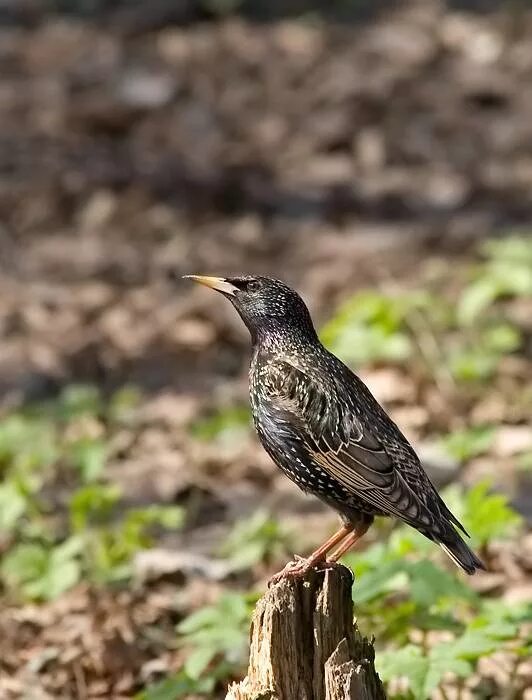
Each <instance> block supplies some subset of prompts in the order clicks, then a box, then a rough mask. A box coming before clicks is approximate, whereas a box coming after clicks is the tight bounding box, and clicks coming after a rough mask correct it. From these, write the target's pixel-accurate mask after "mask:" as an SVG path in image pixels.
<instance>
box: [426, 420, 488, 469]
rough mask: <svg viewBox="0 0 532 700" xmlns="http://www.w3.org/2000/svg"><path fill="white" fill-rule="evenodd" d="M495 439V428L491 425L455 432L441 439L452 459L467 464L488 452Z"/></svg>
mask: <svg viewBox="0 0 532 700" xmlns="http://www.w3.org/2000/svg"><path fill="white" fill-rule="evenodd" d="M494 438H495V428H493V427H492V426H490V425H481V426H475V427H473V428H464V429H463V430H455V431H454V432H452V433H449V434H448V435H446V436H445V437H443V438H441V440H440V444H441V446H442V447H443V449H444V450H445V452H447V454H448V455H449V456H450V457H453V458H454V459H456V460H458V461H459V462H466V461H467V460H468V459H471V458H472V457H476V456H477V455H480V454H483V453H484V452H487V451H488V450H489V448H490V447H491V445H492V444H493V440H494Z"/></svg>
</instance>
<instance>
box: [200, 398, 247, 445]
mask: <svg viewBox="0 0 532 700" xmlns="http://www.w3.org/2000/svg"><path fill="white" fill-rule="evenodd" d="M250 428H251V412H250V409H249V406H248V405H245V406H231V407H227V408H223V409H220V410H219V411H216V412H214V413H212V414H211V415H208V416H205V417H204V418H200V419H199V420H197V421H196V422H195V423H193V425H192V426H191V433H192V435H193V436H194V437H195V438H197V439H198V440H204V441H205V442H212V441H216V442H219V443H221V444H230V443H232V442H234V441H235V440H238V439H240V438H242V437H243V436H244V435H246V434H248V433H249V430H250Z"/></svg>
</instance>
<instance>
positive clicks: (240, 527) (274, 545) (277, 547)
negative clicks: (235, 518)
mask: <svg viewBox="0 0 532 700" xmlns="http://www.w3.org/2000/svg"><path fill="white" fill-rule="evenodd" d="M289 542H290V536H289V533H288V531H287V530H286V529H285V528H284V527H282V525H281V524H280V523H279V521H277V520H275V519H274V518H272V517H271V515H270V514H269V513H268V512H267V511H265V510H258V511H257V512H256V513H254V514H253V515H252V516H251V517H250V518H246V519H244V520H241V521H240V522H238V523H237V524H236V525H235V527H234V528H233V529H232V531H231V532H230V533H229V535H228V537H227V539H226V540H225V542H224V543H223V545H222V547H221V549H220V554H221V555H222V556H224V557H227V558H228V560H229V563H230V565H231V568H232V569H233V570H235V571H238V570H242V569H249V568H252V567H253V566H254V565H255V564H258V563H259V562H262V561H267V560H270V559H273V558H274V557H275V556H276V555H280V554H282V553H283V552H284V551H286V550H287V548H288V546H289Z"/></svg>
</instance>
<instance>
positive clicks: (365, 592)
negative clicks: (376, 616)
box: [353, 561, 408, 604]
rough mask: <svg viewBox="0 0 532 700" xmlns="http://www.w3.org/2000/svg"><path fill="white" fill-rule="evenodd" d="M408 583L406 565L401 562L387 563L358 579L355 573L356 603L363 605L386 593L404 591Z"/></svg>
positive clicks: (354, 596)
mask: <svg viewBox="0 0 532 700" xmlns="http://www.w3.org/2000/svg"><path fill="white" fill-rule="evenodd" d="M407 581H408V579H407V575H406V573H405V570H404V563H403V562H400V561H390V562H387V563H385V564H383V566H381V567H379V568H378V569H374V570H372V571H368V572H366V573H364V574H362V575H360V576H358V577H357V575H356V571H355V585H354V587H353V598H354V601H355V603H357V604H362V603H366V602H369V601H371V600H374V599H375V598H379V597H380V596H382V595H383V594H384V593H389V592H391V591H399V590H404V589H406V585H407Z"/></svg>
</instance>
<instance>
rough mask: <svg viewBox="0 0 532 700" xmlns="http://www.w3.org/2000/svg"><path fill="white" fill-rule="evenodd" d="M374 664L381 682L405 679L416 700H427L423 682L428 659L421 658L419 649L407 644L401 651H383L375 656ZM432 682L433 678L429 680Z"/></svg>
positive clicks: (425, 677) (427, 667) (427, 669)
mask: <svg viewBox="0 0 532 700" xmlns="http://www.w3.org/2000/svg"><path fill="white" fill-rule="evenodd" d="M375 663H376V665H377V671H378V672H379V675H380V677H381V678H382V680H383V681H385V682H387V681H390V680H391V679H392V678H407V679H408V682H409V685H410V689H411V691H412V693H413V695H414V697H415V698H416V700H427V695H426V694H425V682H426V679H427V674H428V672H429V665H430V662H429V659H428V658H427V657H426V656H423V655H422V653H421V649H419V647H416V646H414V645H413V644H408V645H407V646H405V647H403V648H402V649H394V650H393V651H384V652H381V653H380V654H377V656H376V659H375ZM431 682H433V678H431Z"/></svg>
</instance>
